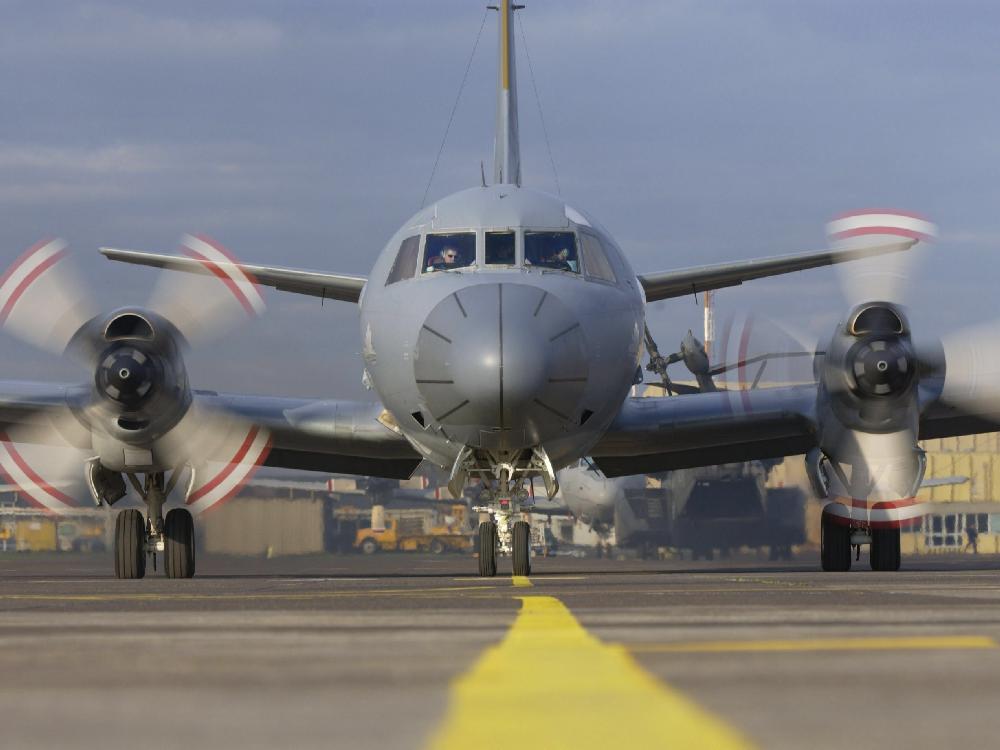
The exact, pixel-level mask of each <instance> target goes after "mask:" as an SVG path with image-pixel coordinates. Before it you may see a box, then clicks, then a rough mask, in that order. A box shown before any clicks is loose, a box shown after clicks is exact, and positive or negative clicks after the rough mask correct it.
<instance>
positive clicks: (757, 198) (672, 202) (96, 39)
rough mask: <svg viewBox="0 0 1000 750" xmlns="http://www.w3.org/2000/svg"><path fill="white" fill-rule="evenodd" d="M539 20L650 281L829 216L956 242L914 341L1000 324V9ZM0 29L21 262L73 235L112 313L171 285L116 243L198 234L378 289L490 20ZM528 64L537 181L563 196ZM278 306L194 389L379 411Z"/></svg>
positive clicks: (807, 239)
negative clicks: (853, 215)
mask: <svg viewBox="0 0 1000 750" xmlns="http://www.w3.org/2000/svg"><path fill="white" fill-rule="evenodd" d="M527 4H528V8H527V10H525V11H523V12H522V22H523V26H524V32H525V34H526V37H527V42H528V50H529V52H530V54H531V59H532V62H533V66H534V72H535V77H536V79H537V85H538V89H539V91H540V94H541V102H542V108H543V110H544V113H545V118H546V122H547V125H548V130H549V135H550V138H551V143H552V150H553V154H554V158H555V162H556V165H557V168H558V175H559V182H560V184H561V188H562V194H563V195H564V196H565V197H566V198H567V199H568V200H569V201H570V202H571V203H573V204H574V205H576V206H579V207H581V208H584V209H586V210H588V211H590V212H592V213H593V214H594V215H596V216H597V217H598V218H599V219H600V220H601V221H602V222H603V223H604V224H605V225H606V226H607V227H608V228H609V229H610V230H611V231H612V233H613V234H614V235H615V237H616V238H617V239H618V241H619V243H620V244H621V245H622V246H623V247H624V248H625V249H626V250H627V251H628V253H629V255H630V257H631V260H632V262H633V264H634V265H635V267H636V269H637V270H639V271H652V270H661V269H666V268H671V267H679V266H687V265H694V264H700V263H704V262H711V261H723V260H729V259H735V258H750V257H754V256H759V255H771V254H777V253H784V252H793V251H798V250H804V249H810V248H815V247H820V246H822V245H823V242H824V238H823V231H822V227H823V224H824V222H825V221H826V220H827V219H828V218H829V217H830V216H831V215H833V214H834V213H837V212H840V211H842V210H847V209H851V208H858V207H866V206H896V207H900V208H907V209H910V210H916V211H920V212H922V213H925V214H927V215H929V216H930V217H932V218H933V219H935V220H936V221H937V222H938V223H939V225H940V227H941V241H940V242H939V243H938V244H937V245H936V246H935V247H934V248H933V250H932V251H931V252H930V253H927V257H926V258H925V259H924V262H923V263H922V266H921V272H920V273H919V274H914V278H913V280H912V287H913V288H912V290H911V294H910V299H909V301H910V302H911V304H912V305H913V306H914V308H915V310H914V314H913V316H914V321H915V323H917V324H918V325H919V326H921V327H922V328H923V329H925V330H931V329H933V330H947V329H949V328H953V327H958V326H962V325H965V324H968V323H972V322H976V321H980V320H983V319H986V318H989V317H992V316H994V315H995V314H996V310H995V308H996V305H995V304H994V302H993V299H994V296H995V294H996V286H997V285H996V282H995V278H996V277H997V272H998V269H1000V263H998V262H997V260H996V259H995V256H996V254H997V252H998V250H1000V179H998V177H1000V105H998V101H1000V100H998V98H997V96H996V92H997V90H998V88H1000V45H998V44H997V42H996V40H997V39H998V38H1000V11H998V9H997V8H996V7H995V6H994V5H992V4H990V3H985V2H984V3H954V2H949V3H942V2H916V1H913V2H872V1H871V0H868V1H866V2H842V1H840V2H826V3H818V2H755V3H749V2H714V3H706V2H665V1H664V0H657V1H656V2H641V1H639V0H632V1H630V2H629V3H627V4H624V5H622V4H615V3H609V2H606V0H605V1H604V2H589V1H582V0H574V2H569V1H568V0H567V1H566V2H560V1H559V0H545V2H542V1H541V0H535V1H534V2H533V1H532V0H528V3H527ZM0 14H2V20H3V22H2V23H0V91H2V95H3V107H2V109H0V111H2V116H0V217H2V221H0V247H2V256H3V258H4V260H5V262H9V261H10V260H13V259H14V258H15V257H16V256H17V255H18V254H19V253H20V251H21V250H23V248H25V247H27V246H28V245H30V244H31V243H32V242H34V241H35V240H36V239H37V238H39V237H41V236H43V235H53V234H54V235H58V236H63V237H66V238H68V239H69V240H70V241H71V243H72V245H73V247H74V248H75V249H76V250H77V251H78V253H79V254H80V255H81V258H82V260H83V262H84V263H83V265H84V267H85V272H86V274H87V276H88V279H89V283H91V284H92V285H93V287H94V289H95V293H97V294H98V295H99V297H100V299H102V300H103V301H104V302H105V303H106V304H108V305H117V304H126V303H128V304H132V303H141V302H142V301H143V300H144V299H145V298H146V297H147V295H148V294H149V291H150V289H151V287H152V283H153V279H154V274H153V273H152V272H151V271H149V270H148V269H135V268H127V267H117V266H114V265H113V264H110V263H108V262H107V261H104V260H103V259H98V257H97V256H96V248H97V247H98V246H99V245H102V244H110V245H115V246H123V247H135V248H143V249H150V250H172V249H173V248H175V247H176V243H177V239H178V237H179V235H180V234H181V233H182V232H203V233H207V234H209V235H211V236H213V237H215V238H217V239H219V240H220V241H222V242H223V243H224V244H226V245H227V246H229V247H230V248H232V249H233V250H234V251H235V252H236V253H237V254H239V255H240V256H241V257H242V258H244V259H245V260H248V261H251V262H259V263H274V264H284V265H291V266H300V267H307V268H317V269H322V270H331V271H343V272H352V273H366V272H367V270H368V269H369V267H370V265H371V262H372V259H373V258H374V256H375V254H376V253H378V251H379V250H380V249H381V247H382V245H383V244H384V242H385V241H386V240H387V239H388V237H389V236H390V235H391V234H392V233H393V232H394V231H395V229H396V228H397V227H398V226H399V225H400V224H401V223H402V222H403V221H404V220H405V219H406V218H407V217H408V216H409V215H410V214H412V213H413V212H414V211H416V210H417V209H418V208H419V207H420V200H421V196H422V194H423V192H424V188H425V186H426V184H427V181H428V177H429V175H430V172H431V167H432V164H433V161H434V156H435V154H436V152H437V149H438V145H439V143H440V141H441V137H442V134H443V132H444V128H445V124H446V122H447V119H448V114H449V112H450V110H451V106H452V103H453V101H454V98H455V94H456V91H457V89H458V86H459V82H460V81H461V79H462V74H463V71H464V69H465V64H466V61H467V59H468V56H469V53H470V51H471V49H472V45H473V42H474V40H475V37H476V33H477V31H478V30H479V28H480V24H481V22H482V20H483V14H484V7H483V4H482V3H481V2H479V1H478V0H476V1H473V0H462V1H461V2H458V1H457V0H451V1H441V2H435V1H422V2H408V3H367V4H366V3H357V2H280V3H279V2H269V3H265V2H254V1H252V0H250V1H247V0H242V1H240V2H212V3H204V2H185V1H183V0H181V1H175V2H171V3H162V2H158V3H138V2H129V3H124V2H121V3H114V2H91V3H82V4H74V3H68V2H65V3H37V2H0ZM520 41H521V39H520V35H519V38H518V42H519V43H520ZM495 50H496V30H495V16H494V15H493V14H492V13H491V14H489V16H488V17H487V19H486V27H485V30H484V32H483V38H482V40H481V42H480V45H479V50H478V53H477V55H476V57H475V58H474V60H473V64H472V68H471V71H470V74H469V81H468V84H467V87H466V90H465V93H464V95H463V97H462V100H461V102H460V104H459V107H458V110H457V114H456V117H455V121H454V123H453V125H452V129H451V134H450V136H449V139H448V143H447V146H446V148H445V150H444V153H443V156H442V159H441V163H440V165H439V167H438V170H437V174H436V176H435V178H434V181H433V183H432V185H431V188H430V195H431V198H432V199H433V198H434V197H440V196H442V195H445V194H447V193H449V192H452V191H454V190H458V189H461V188H464V187H468V186H470V185H472V184H475V183H476V182H477V180H478V178H479V162H480V160H486V161H487V164H488V162H489V159H490V155H491V151H492V137H493V134H492V127H493V117H494V104H493V86H494V80H495ZM521 53H522V54H521V58H520V60H519V74H520V89H521V110H522V120H523V122H522V138H523V145H522V153H523V162H524V169H525V182H526V184H531V185H533V186H538V187H541V188H543V189H548V190H555V182H554V180H553V173H552V168H551V166H550V164H549V159H548V155H547V153H546V150H545V142H544V139H543V135H542V130H541V127H540V124H539V123H540V120H539V115H538V108H537V106H536V103H535V98H534V94H533V90H532V86H531V82H530V79H529V77H528V66H527V65H526V63H525V59H524V56H523V49H522V50H521ZM487 172H489V169H488V168H487ZM268 302H269V304H270V311H269V314H268V316H267V317H266V318H265V319H264V320H262V321H260V322H258V323H256V324H253V325H252V326H249V327H246V328H243V329H241V330H239V331H238V332H236V333H234V334H233V335H232V336H231V337H229V338H228V339H226V340H225V341H223V342H221V343H220V344H219V345H218V346H215V347H213V348H212V349H211V350H210V351H201V352H197V353H195V354H194V355H193V356H192V358H191V362H190V369H191V371H192V377H193V378H194V380H195V382H196V384H198V385H199V386H204V387H216V388H224V389H230V390H240V391H247V392H260V393H287V394H293V395H308V396H320V395H322V396H340V397H349V398H353V397H363V396H364V391H363V390H362V388H361V386H360V374H361V365H360V356H359V354H358V351H359V349H360V345H359V337H358V330H357V313H356V311H355V310H354V309H353V308H352V307H351V306H349V305H346V304H343V303H341V304H337V303H334V304H329V303H328V304H327V305H326V306H325V307H323V308H321V307H320V304H319V302H318V301H313V300H310V299H305V298H298V297H295V296H291V295H282V294H280V293H277V292H273V291H270V292H269V293H268ZM719 306H720V315H722V316H725V315H726V314H728V313H729V312H736V311H740V310H744V309H755V310H760V311H764V312H768V313H770V314H771V315H773V316H774V317H776V318H779V319H784V320H787V321H790V322H792V323H793V324H794V325H795V326H796V327H797V328H798V329H799V330H801V331H802V332H804V333H806V334H808V335H810V336H815V335H818V334H819V333H820V332H821V331H823V330H824V329H825V328H826V327H827V326H829V325H831V324H832V321H833V320H834V319H835V318H836V317H837V315H838V313H840V312H842V308H843V304H842V303H841V302H840V301H839V298H838V294H837V277H836V275H835V274H834V273H833V272H832V271H830V270H824V271H819V272H810V273H808V274H800V275H796V276H793V277H786V278H784V279H778V280H771V281H763V282H755V283H753V284H748V285H747V286H745V287H743V288H740V289H734V290H727V291H725V292H723V293H722V294H721V295H720V298H719ZM651 318H652V321H653V323H654V330H655V331H658V332H659V334H660V337H661V338H662V339H663V341H664V342H668V343H669V342H670V341H672V340H676V339H679V337H680V335H681V334H682V333H683V331H684V330H686V329H687V328H688V327H691V326H698V325H700V311H699V309H698V308H697V307H696V306H695V304H694V303H693V301H691V300H677V301H673V302H670V303H661V304H657V305H656V306H654V309H653V310H651ZM665 348H666V344H665ZM0 357H2V358H3V374H4V376H6V377H39V376H40V373H41V374H42V375H44V376H47V377H65V376H66V375H67V374H72V373H73V371H72V370H70V369H68V368H67V367H66V366H65V365H62V364H60V363H58V362H55V361H53V360H52V359H50V358H47V357H46V356H43V355H35V354H33V353H31V352H29V351H27V350H26V349H24V348H23V347H21V346H19V345H16V344H14V343H12V342H11V341H9V340H4V341H3V342H0Z"/></svg>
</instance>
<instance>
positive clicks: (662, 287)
mask: <svg viewBox="0 0 1000 750" xmlns="http://www.w3.org/2000/svg"><path fill="white" fill-rule="evenodd" d="M915 244H917V241H916V240H906V241H903V242H893V243H889V244H885V245H877V246H874V247H866V248H854V249H849V250H813V251H808V252H804V253H793V254H791V255H776V256H772V257H770V258H756V259H754V260H741V261H736V262H733V263H714V264H712V265H708V266H695V267H693V268H683V269H679V270H676V271H663V272H661V273H649V274H640V275H639V282H640V283H641V284H642V287H643V289H645V291H646V301H647V302H656V301H657V300H661V299H670V298H671V297H683V296H684V295H686V294H696V293H697V292H703V291H706V290H710V289H722V288H723V287H727V286H739V285H740V284H742V283H743V282H744V281H749V280H751V279H762V278H765V277H767V276H780V275H781V274H785V273H792V272H794V271H805V270H807V269H809V268H819V267H820V266H831V265H834V264H835V263H846V262H848V261H852V260H860V259H862V258H870V257H874V256H876V255H886V254H888V253H898V252H903V251H904V250H909V249H910V248H911V247H913V246H914V245H915ZM102 252H103V251H102ZM105 254H107V253H105ZM133 262H134V261H133Z"/></svg>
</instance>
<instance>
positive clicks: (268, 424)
mask: <svg viewBox="0 0 1000 750" xmlns="http://www.w3.org/2000/svg"><path fill="white" fill-rule="evenodd" d="M195 399H196V400H197V402H198V405H199V406H201V407H203V408H207V409H215V410H220V411H222V412H224V413H226V414H230V415H233V416H236V417H238V418H241V419H244V420H246V421H247V422H249V423H251V424H253V425H256V426H257V427H260V428H261V429H263V430H265V431H266V432H267V433H268V435H269V436H270V440H271V446H270V451H269V452H268V453H267V456H266V458H265V459H264V461H263V465H264V466H274V467H279V468H283V469H301V470H306V471H322V472H327V473H340V474H358V475H364V476H375V477H385V478H387V479H407V478H408V477H409V476H410V475H411V474H412V473H413V472H414V470H415V469H416V468H417V465H418V464H419V463H420V460H421V457H420V455H419V454H418V453H417V452H416V451H415V450H414V449H413V448H412V446H411V445H410V444H409V443H408V442H407V441H406V439H405V438H404V437H403V436H402V435H400V434H399V433H398V432H396V431H394V429H393V427H394V425H393V422H392V421H391V418H388V417H387V415H386V414H385V412H384V409H383V408H382V405H381V404H377V403H366V402H359V401H326V400H315V399H295V398H275V397H270V396H244V395H234V394H215V393H205V392H197V393H196V394H195Z"/></svg>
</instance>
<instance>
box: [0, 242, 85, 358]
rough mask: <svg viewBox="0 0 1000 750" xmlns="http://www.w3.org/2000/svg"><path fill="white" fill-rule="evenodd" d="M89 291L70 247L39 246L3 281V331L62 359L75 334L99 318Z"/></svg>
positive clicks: (60, 244) (0, 295) (0, 299)
mask: <svg viewBox="0 0 1000 750" xmlns="http://www.w3.org/2000/svg"><path fill="white" fill-rule="evenodd" d="M84 289H85V284H84V283H82V281H81V278H80V275H79V274H78V273H77V272H76V271H75V269H74V268H73V267H72V264H71V263H70V262H69V258H68V248H67V245H66V243H65V242H64V241H63V240H59V239H55V240H45V241H42V242H39V243H38V244H36V245H34V246H32V247H31V248H29V249H28V250H27V251H26V252H25V253H24V254H23V255H21V257H20V258H18V259H17V260H16V261H14V263H13V264H12V265H11V266H10V267H9V268H8V269H7V271H6V273H5V274H4V275H3V277H2V278H0V326H2V327H3V329H4V330H6V331H7V332H9V333H10V334H12V335H14V336H16V337H17V338H19V339H21V340H23V341H26V342H28V343H30V344H33V345H34V346H37V347H39V348H40V349H44V350H46V351H51V352H54V353H56V354H62V353H63V351H64V350H65V349H66V344H67V343H69V340H70V338H71V337H72V336H73V334H74V333H76V331H77V330H79V328H80V326H82V325H83V324H84V323H85V322H86V321H87V320H89V319H90V318H91V317H93V315H94V311H93V309H92V305H91V304H89V303H88V301H87V300H86V295H85V294H84Z"/></svg>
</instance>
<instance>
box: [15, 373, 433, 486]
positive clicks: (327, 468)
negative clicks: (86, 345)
mask: <svg viewBox="0 0 1000 750" xmlns="http://www.w3.org/2000/svg"><path fill="white" fill-rule="evenodd" d="M85 391H86V389H84V388H81V387H80V386H74V385H65V384H49V383H22V382H12V381H0V441H2V440H8V439H9V440H11V441H13V442H17V443H37V444H50V445H51V444H57V445H65V446H71V447H76V448H80V449H83V450H87V449H90V448H91V431H90V429H88V428H87V427H85V426H84V425H83V424H82V423H81V421H80V420H79V419H76V418H74V411H75V409H74V405H75V403H76V401H77V398H76V397H77V396H78V395H82V394H83V393H84V392H85ZM194 400H195V405H196V406H198V407H199V408H203V409H206V410H215V411H218V412H222V413H224V414H226V415H230V416H233V417H236V418H238V419H240V420H242V421H244V422H245V423H248V424H250V425H252V426H255V427H257V428H260V430H262V431H264V432H265V433H266V434H267V435H268V437H269V438H270V451H269V452H268V453H267V454H266V458H265V459H264V460H263V462H262V463H263V465H264V466H276V467H281V468H287V469H303V470H308V471H322V472H329V473H344V474H359V475H366V476H378V477H386V478H390V479H405V478H407V477H409V476H410V475H411V474H412V473H413V471H414V470H415V469H416V467H417V465H418V464H419V463H420V455H419V454H417V452H416V451H415V450H413V448H412V447H411V446H410V444H409V443H408V442H407V441H406V439H405V438H403V437H402V436H401V435H400V434H398V433H397V432H395V431H394V430H393V429H392V427H393V424H392V422H391V420H390V419H388V418H386V416H384V414H383V409H382V406H381V405H380V404H377V403H367V402H354V401H326V400H313V399H294V398H272V397H266V396H244V395H232V394H218V393H214V392H209V391H195V392H194ZM5 457H6V456H5V454H4V455H0V466H2V465H3V460H2V459H4V458H5Z"/></svg>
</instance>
